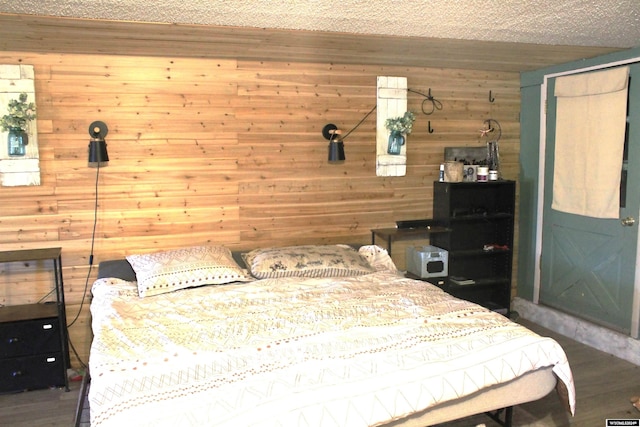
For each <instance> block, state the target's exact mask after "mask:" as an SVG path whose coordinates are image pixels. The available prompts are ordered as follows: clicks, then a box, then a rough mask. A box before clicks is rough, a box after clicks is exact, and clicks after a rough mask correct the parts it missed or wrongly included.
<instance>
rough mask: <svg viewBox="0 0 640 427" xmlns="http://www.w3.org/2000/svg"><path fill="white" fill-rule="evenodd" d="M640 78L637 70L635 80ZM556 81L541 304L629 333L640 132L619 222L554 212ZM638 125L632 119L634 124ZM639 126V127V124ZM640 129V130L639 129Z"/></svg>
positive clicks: (633, 110)
mask: <svg viewBox="0 0 640 427" xmlns="http://www.w3.org/2000/svg"><path fill="white" fill-rule="evenodd" d="M634 74H635V75H636V76H640V72H639V67H638V65H633V66H631V75H632V76H633V75H634ZM638 83H640V77H638V78H635V79H634V78H633V77H632V78H631V80H630V86H629V96H630V100H631V101H630V102H629V114H628V116H631V117H635V116H637V115H639V114H640V111H638V110H639V108H638V105H637V104H638V103H639V102H638V101H637V100H634V97H636V98H638V97H640V88H639V87H638ZM554 87H555V79H550V80H549V85H548V92H547V135H546V140H547V145H546V149H545V153H546V158H545V172H544V173H545V193H544V206H543V225H542V254H541V260H540V266H541V283H540V303H542V304H545V305H549V306H552V307H554V308H557V309H559V310H562V311H565V312H568V313H571V314H573V315H575V316H578V317H582V318H585V319H588V320H590V321H592V322H595V323H598V324H601V325H604V326H607V327H609V328H612V329H615V330H619V331H621V332H624V333H629V332H630V330H631V315H632V302H633V292H634V277H635V261H636V245H637V233H638V223H637V221H638V211H639V204H640V201H639V199H640V197H639V195H638V193H639V192H638V188H637V185H634V184H633V183H635V182H638V180H637V179H636V180H634V179H633V177H634V176H637V172H635V171H639V170H640V140H638V134H639V130H638V129H635V128H634V126H628V132H627V143H628V150H625V156H627V157H628V159H627V161H626V162H625V165H624V167H623V169H625V173H624V174H623V173H622V171H621V175H627V177H628V179H625V180H624V184H625V185H627V186H630V187H628V188H623V191H622V193H623V194H625V197H626V199H625V200H624V203H623V204H622V205H621V208H620V219H598V218H590V217H585V216H581V215H572V214H567V213H564V212H558V211H555V210H553V209H551V199H552V191H553V190H552V189H553V167H554V161H553V153H554V151H555V121H556V102H555V97H554V96H553V93H554ZM629 123H633V120H631V121H629ZM636 123H638V122H636ZM635 127H636V128H637V127H639V125H635ZM626 217H633V218H635V219H636V224H634V225H632V226H625V225H623V224H622V222H621V219H622V218H626Z"/></svg>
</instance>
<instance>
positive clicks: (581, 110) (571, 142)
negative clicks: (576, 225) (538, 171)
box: [551, 67, 629, 218]
mask: <svg viewBox="0 0 640 427" xmlns="http://www.w3.org/2000/svg"><path fill="white" fill-rule="evenodd" d="M628 80H629V67H619V68H614V69H610V70H605V71H598V72H592V73H585V74H577V75H572V76H564V77H558V78H557V79H556V86H555V96H556V97H557V111H556V114H557V117H556V136H555V157H554V162H555V166H554V172H553V201H552V204H551V207H552V208H553V209H555V210H558V211H562V212H567V213H572V214H577V215H584V216H589V217H594V218H618V216H619V209H620V206H619V204H620V203H619V201H620V171H621V168H622V155H623V148H624V135H625V126H626V116H627V90H628Z"/></svg>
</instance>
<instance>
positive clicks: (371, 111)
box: [342, 105, 378, 141]
mask: <svg viewBox="0 0 640 427" xmlns="http://www.w3.org/2000/svg"><path fill="white" fill-rule="evenodd" d="M376 108H378V106H377V105H374V106H373V108H372V109H371V110H369V112H368V113H367V114H366V115H365V116H364V117H363V118H362V120H360V121H359V122H358V124H357V125H355V126H354V127H353V128H352V129H351V130H350V131H349V132H347V133H346V134H345V136H343V137H342V140H343V141H344V139H345V138H346V137H348V136H349V135H350V134H351V132H353V131H354V130H356V129H358V126H360V125H361V124H362V122H364V121H365V120H366V119H367V117H369V116H370V115H371V113H373V112H374V111H375V109H376Z"/></svg>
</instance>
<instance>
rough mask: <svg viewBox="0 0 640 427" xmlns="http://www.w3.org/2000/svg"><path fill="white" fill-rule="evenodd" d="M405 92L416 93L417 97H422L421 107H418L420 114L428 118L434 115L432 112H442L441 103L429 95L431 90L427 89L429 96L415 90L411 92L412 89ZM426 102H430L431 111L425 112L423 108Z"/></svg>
mask: <svg viewBox="0 0 640 427" xmlns="http://www.w3.org/2000/svg"><path fill="white" fill-rule="evenodd" d="M407 92H413V93H417V94H418V95H421V96H423V97H424V99H423V100H422V105H421V106H420V109H421V110H422V114H424V115H426V116H429V115H431V114H433V113H434V111H436V110H442V102H440V101H439V100H437V99H435V98H434V97H433V96H432V95H431V89H429V94H428V95H427V94H424V93H422V92H418V91H417V90H413V89H407ZM427 102H431V110H430V111H427V110H426V109H425V107H424V105H425V104H426V103H427Z"/></svg>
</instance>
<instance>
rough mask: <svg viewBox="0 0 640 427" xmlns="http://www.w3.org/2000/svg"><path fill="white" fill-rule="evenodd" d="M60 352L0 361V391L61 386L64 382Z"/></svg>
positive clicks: (64, 370) (64, 371) (64, 373)
mask: <svg viewBox="0 0 640 427" xmlns="http://www.w3.org/2000/svg"><path fill="white" fill-rule="evenodd" d="M65 376H66V369H65V368H64V363H63V360H62V352H57V353H48V354H42V355H38V356H28V357H14V358H10V359H4V360H2V361H0V392H7V391H21V390H33V389H39V388H46V387H61V386H64V385H65V384H66V380H65Z"/></svg>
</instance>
